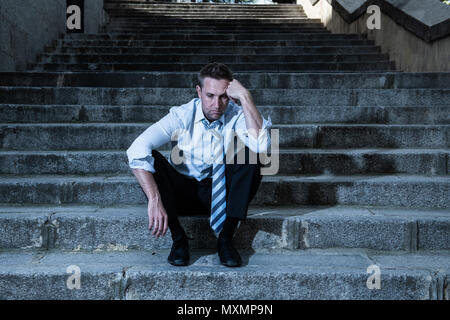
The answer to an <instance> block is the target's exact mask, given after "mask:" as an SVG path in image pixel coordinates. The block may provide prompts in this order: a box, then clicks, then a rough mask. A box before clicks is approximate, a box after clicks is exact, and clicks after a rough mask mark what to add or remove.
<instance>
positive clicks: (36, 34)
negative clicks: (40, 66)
mask: <svg viewBox="0 0 450 320" xmlns="http://www.w3.org/2000/svg"><path fill="white" fill-rule="evenodd" d="M84 8H85V16H84V27H85V33H96V32H98V31H99V27H100V26H101V25H102V24H103V23H104V22H105V19H106V13H105V12H104V10H103V0H85V4H84ZM65 31H66V0H39V1H36V0H20V1H17V0H0V71H20V70H25V69H26V66H27V64H28V63H31V62H34V61H35V60H36V55H37V54H38V53H41V52H42V51H43V50H44V46H45V45H48V44H50V43H51V42H52V40H54V39H56V38H58V36H59V35H60V34H62V33H65Z"/></svg>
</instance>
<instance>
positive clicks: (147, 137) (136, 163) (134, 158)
mask: <svg viewBox="0 0 450 320" xmlns="http://www.w3.org/2000/svg"><path fill="white" fill-rule="evenodd" d="M176 110H177V109H176V107H172V108H171V109H170V112H169V113H168V114H167V115H166V116H164V117H163V118H162V119H161V120H159V121H158V122H156V123H154V124H153V125H151V126H150V127H148V128H147V129H146V130H145V131H144V132H143V133H141V134H140V135H139V136H138V137H137V138H136V139H135V140H134V141H133V143H132V144H131V146H130V147H129V148H128V149H127V156H128V165H129V166H130V168H132V169H143V170H146V171H149V172H151V173H155V166H154V162H155V159H154V158H153V156H152V151H153V150H154V149H156V148H158V147H160V146H161V145H163V144H165V143H168V142H170V141H171V138H172V133H173V132H174V131H175V130H176V129H178V128H180V126H181V121H180V119H179V117H178V116H177V114H176Z"/></svg>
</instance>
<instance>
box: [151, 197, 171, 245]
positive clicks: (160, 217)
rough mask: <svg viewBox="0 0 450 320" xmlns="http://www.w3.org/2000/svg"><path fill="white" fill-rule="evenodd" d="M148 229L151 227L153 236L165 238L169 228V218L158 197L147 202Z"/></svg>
mask: <svg viewBox="0 0 450 320" xmlns="http://www.w3.org/2000/svg"><path fill="white" fill-rule="evenodd" d="M147 211H148V229H149V230H151V229H152V227H153V233H152V234H153V235H154V236H155V235H156V237H157V238H158V237H159V236H165V235H166V232H167V228H168V226H169V218H168V216H167V213H166V210H165V209H164V206H163V204H162V201H161V199H160V198H159V197H154V198H152V199H149V201H148V210H147Z"/></svg>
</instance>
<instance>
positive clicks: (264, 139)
mask: <svg viewBox="0 0 450 320" xmlns="http://www.w3.org/2000/svg"><path fill="white" fill-rule="evenodd" d="M261 117H262V119H263V123H262V126H261V129H260V130H259V133H258V138H255V137H253V136H252V135H251V134H249V132H248V130H247V126H246V123H245V116H244V114H243V113H242V114H241V116H240V118H239V119H238V121H237V123H236V132H237V134H238V136H239V137H240V138H241V139H242V140H243V141H244V143H245V145H246V146H247V147H248V148H249V149H250V150H252V151H253V152H256V153H266V152H267V151H268V150H269V149H270V145H271V140H270V129H271V128H272V119H271V118H270V116H268V118H267V119H266V118H264V116H263V115H261Z"/></svg>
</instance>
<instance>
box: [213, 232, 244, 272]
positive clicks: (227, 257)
mask: <svg viewBox="0 0 450 320" xmlns="http://www.w3.org/2000/svg"><path fill="white" fill-rule="evenodd" d="M217 253H218V254H219V258H220V262H221V263H222V264H223V265H224V266H226V267H240V266H241V264H242V261H241V256H240V255H239V252H237V250H236V249H235V248H234V247H233V244H232V242H231V240H227V239H224V238H220V237H219V238H218V239H217Z"/></svg>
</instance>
